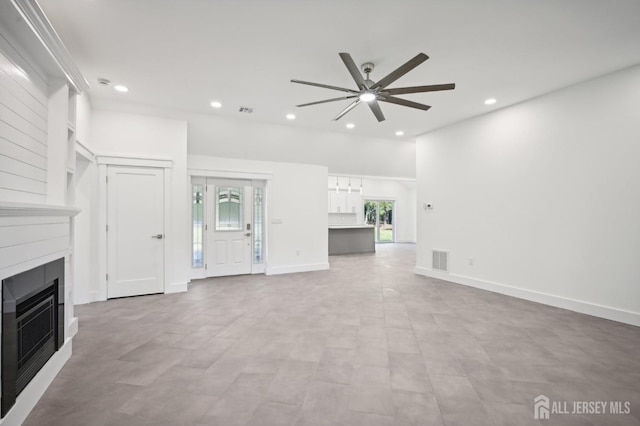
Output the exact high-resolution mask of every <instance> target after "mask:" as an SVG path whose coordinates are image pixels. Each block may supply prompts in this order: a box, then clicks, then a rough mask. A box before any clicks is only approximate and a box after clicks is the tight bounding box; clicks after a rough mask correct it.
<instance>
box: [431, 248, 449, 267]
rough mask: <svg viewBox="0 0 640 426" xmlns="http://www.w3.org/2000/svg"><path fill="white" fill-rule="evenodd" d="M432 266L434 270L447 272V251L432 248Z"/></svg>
mask: <svg viewBox="0 0 640 426" xmlns="http://www.w3.org/2000/svg"><path fill="white" fill-rule="evenodd" d="M432 253H433V263H432V268H433V270H434V271H442V272H449V252H448V251H443V250H433V251H432Z"/></svg>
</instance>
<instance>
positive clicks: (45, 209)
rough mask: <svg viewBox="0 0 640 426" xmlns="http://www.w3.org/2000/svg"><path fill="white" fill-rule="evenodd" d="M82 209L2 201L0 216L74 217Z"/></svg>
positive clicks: (0, 203)
mask: <svg viewBox="0 0 640 426" xmlns="http://www.w3.org/2000/svg"><path fill="white" fill-rule="evenodd" d="M78 213H80V209H78V208H76V207H69V206H57V205H53V204H30V203H11V202H8V201H0V216H67V217H73V216H75V215H77V214H78Z"/></svg>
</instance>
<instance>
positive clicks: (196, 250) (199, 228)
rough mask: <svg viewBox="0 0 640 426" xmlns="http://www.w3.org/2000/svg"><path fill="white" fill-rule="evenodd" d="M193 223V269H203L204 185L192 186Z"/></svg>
mask: <svg viewBox="0 0 640 426" xmlns="http://www.w3.org/2000/svg"><path fill="white" fill-rule="evenodd" d="M191 188H192V191H191V194H192V195H191V200H192V204H191V222H192V228H193V230H192V237H191V239H192V246H191V267H192V268H202V266H203V263H202V238H203V226H204V225H203V224H204V194H203V191H204V185H202V184H196V185H192V186H191Z"/></svg>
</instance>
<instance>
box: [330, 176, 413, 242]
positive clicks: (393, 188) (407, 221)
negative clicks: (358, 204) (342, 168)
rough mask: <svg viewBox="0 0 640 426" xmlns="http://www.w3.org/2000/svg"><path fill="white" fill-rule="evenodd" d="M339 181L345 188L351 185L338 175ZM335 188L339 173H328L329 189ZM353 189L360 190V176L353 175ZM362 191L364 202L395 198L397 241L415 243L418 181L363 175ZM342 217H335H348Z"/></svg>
mask: <svg viewBox="0 0 640 426" xmlns="http://www.w3.org/2000/svg"><path fill="white" fill-rule="evenodd" d="M338 184H339V185H340V188H346V187H347V185H348V184H349V177H348V176H338ZM335 187H336V175H329V178H328V188H331V189H334V188H335ZM351 188H352V190H353V191H359V190H360V177H358V176H352V177H351ZM362 194H363V195H362V197H363V202H364V201H365V200H393V201H395V206H394V207H395V211H394V212H393V213H394V231H395V234H396V235H395V239H396V242H397V243H415V242H416V182H415V181H414V180H413V179H398V178H390V177H380V178H377V177H371V176H368V177H363V178H362ZM334 216H335V215H334ZM338 216H346V215H338ZM336 219H338V218H336ZM342 219H343V220H342V221H340V220H336V221H335V222H336V223H347V221H346V220H348V219H349V218H342ZM345 219H346V220H345Z"/></svg>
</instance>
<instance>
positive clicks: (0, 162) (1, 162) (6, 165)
mask: <svg viewBox="0 0 640 426" xmlns="http://www.w3.org/2000/svg"><path fill="white" fill-rule="evenodd" d="M0 170H2V171H3V172H5V173H10V174H12V175H16V176H22V177H25V178H29V179H33V180H36V181H39V182H42V183H45V184H46V183H47V171H46V170H44V169H41V168H39V167H35V166H32V165H31V164H27V163H25V162H22V161H19V160H17V159H15V158H12V157H10V156H7V155H5V154H4V153H2V154H0Z"/></svg>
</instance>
